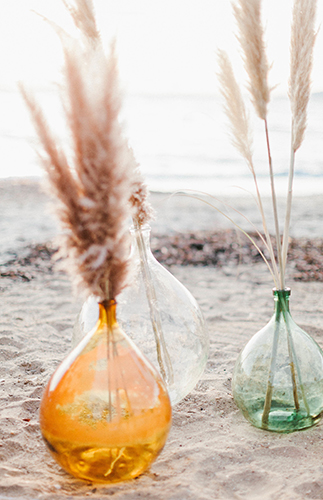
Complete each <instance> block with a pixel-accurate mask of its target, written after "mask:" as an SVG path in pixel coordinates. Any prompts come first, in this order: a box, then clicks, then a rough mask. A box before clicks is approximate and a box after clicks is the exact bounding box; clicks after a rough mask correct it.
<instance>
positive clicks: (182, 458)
mask: <svg viewBox="0 0 323 500" xmlns="http://www.w3.org/2000/svg"><path fill="white" fill-rule="evenodd" d="M0 192H1V193H2V194H1V196H2V201H1V202H0V209H1V213H2V216H1V223H0V234H2V235H3V238H2V240H3V244H2V247H1V245H0V250H1V259H2V261H1V264H2V266H0V272H1V273H2V277H1V278H0V293H1V316H0V359H1V364H0V390H1V407H0V432H1V442H0V499H10V498H12V499H18V500H21V499H26V500H29V499H57V500H59V499H74V498H75V499H83V498H84V499H85V498H96V499H97V498H105V497H108V498H115V499H122V500H128V499H147V500H157V499H158V500H159V499H160V500H164V499H167V500H191V499H192V500H209V499H219V500H226V499H246V500H253V499H257V500H258V499H262V500H278V499H279V500H301V499H307V498H309V499H322V498H323V421H322V422H321V423H319V424H318V425H317V426H315V427H313V428H311V429H309V430H305V431H301V432H296V433H291V434H277V433H271V432H267V431H263V430H259V429H256V428H254V427H252V426H251V425H250V424H249V423H248V422H247V421H246V420H245V419H244V417H243V416H242V415H241V413H240V411H239V410H238V409H237V407H236V405H235V403H234V401H233V398H232V392H231V376H232V369H233V366H234V363H235V360H236V358H237V356H238V353H239V351H240V349H241V348H242V347H243V346H244V345H245V343H246V342H247V341H248V340H249V339H250V338H251V336H252V335H253V334H254V333H256V331H257V330H259V328H261V327H262V326H264V325H265V324H266V322H267V321H268V320H269V318H270V316H271V314H272V311H273V302H272V296H271V288H272V283H271V279H270V275H269V273H268V271H267V269H266V267H265V265H264V264H263V263H261V262H259V263H252V264H240V265H238V266H237V265H228V266H226V265H224V266H222V267H221V268H218V267H212V266H204V267H201V266H200V267H196V266H190V265H189V266H171V267H170V270H171V272H172V273H173V274H174V275H175V276H176V277H177V278H178V279H179V280H180V281H181V282H182V283H183V284H184V285H185V286H186V287H187V288H188V289H189V290H190V291H191V293H192V294H193V295H194V297H195V298H196V300H197V301H198V303H199V305H200V307H201V309H202V311H203V313H204V316H205V318H206V321H207V324H208V329H209V333H210V342H211V347H210V355H209V360H208V363H207V367H206V370H205V372H204V375H203V377H202V378H201V380H200V382H199V383H198V384H197V386H196V388H195V389H194V390H193V391H192V392H191V393H190V394H189V395H188V396H187V397H186V398H185V399H184V400H183V401H182V402H181V403H179V404H178V405H177V406H176V407H175V408H174V411H173V426H172V430H171V433H170V436H169V439H168V441H167V443H166V446H165V448H164V450H163V451H162V453H161V455H160V456H159V457H158V458H157V460H156V461H155V462H154V464H153V465H152V466H151V468H150V469H149V470H148V471H147V472H146V473H145V474H143V475H142V476H141V477H139V478H137V479H136V480H133V481H131V482H128V483H125V484H118V485H112V486H105V485H98V484H89V483H87V482H83V481H79V480H76V479H74V478H73V477H71V476H69V475H68V474H67V473H65V472H64V471H63V470H61V469H60V467H59V466H58V465H57V464H56V463H55V462H54V461H53V459H52V458H51V457H50V455H49V453H48V452H47V449H46V447H45V445H44V443H43V441H42V438H41V435H40V430H39V424H38V408H39V404H40V398H41V394H42V390H43V387H44V385H45V384H46V382H47V381H48V378H49V377H50V375H51V374H52V373H53V371H54V370H55V368H56V367H57V365H58V363H59V362H60V361H61V360H62V359H63V358H64V356H65V355H66V353H67V352H68V351H69V349H70V343H71V337H72V327H73V323H74V320H75V316H76V314H77V312H78V310H79V307H80V305H81V302H80V300H79V299H78V298H76V297H75V296H74V295H73V294H72V291H71V287H70V282H69V279H68V278H67V277H66V276H65V275H64V274H62V273H61V272H58V271H57V270H52V269H51V266H50V265H49V263H48V261H46V259H45V261H43V260H42V259H38V260H37V259H35V260H31V261H30V260H29V261H28V259H27V260H26V261H25V264H24V266H22V265H21V261H20V263H17V262H18V260H19V258H20V259H21V257H23V256H25V255H27V254H28V252H30V249H28V248H27V246H28V245H30V244H33V245H34V244H36V243H41V242H44V241H47V240H48V239H49V238H52V236H54V235H55V232H56V231H57V228H56V226H55V223H54V222H53V221H52V220H51V218H50V217H49V216H47V215H46V214H47V212H46V211H45V208H44V207H45V205H46V204H47V199H46V196H45V195H40V194H39V191H38V186H37V183H33V182H30V181H28V182H27V181H26V182H25V183H23V184H21V182H19V183H17V182H16V183H13V182H9V181H7V182H3V183H2V184H1V186H0ZM37 193H38V194H37ZM163 199H165V198H164V195H156V196H155V197H154V203H155V202H156V206H158V204H159V205H160V204H161V203H162V202H161V200H163ZM4 200H5V201H4ZM156 200H157V201H156ZM309 201H310V202H311V204H310V205H309V207H310V208H309V210H312V211H313V213H314V215H315V217H316V219H315V220H317V221H319V220H320V214H321V212H320V205H319V204H318V203H317V204H316V208H315V206H314V205H315V204H314V202H313V200H309ZM303 202H304V207H306V206H307V205H306V200H303ZM190 206H191V205H190V203H188V204H187V206H186V208H185V207H184V208H183V206H181V209H180V210H179V209H178V210H177V213H176V217H175V216H173V219H172V220H173V222H172V223H169V220H170V218H168V220H167V221H166V220H165V218H164V220H163V216H162V215H161V214H162V211H161V212H159V215H158V217H157V221H156V223H155V226H154V228H155V235H157V236H158V234H159V233H163V232H165V230H168V229H169V228H170V229H171V230H172V231H175V228H174V227H171V226H172V225H173V226H174V225H175V226H176V225H177V226H180V224H183V227H184V225H185V224H186V225H187V227H184V229H185V231H187V229H193V228H192V225H191V226H190V224H189V220H190V218H191V215H192V213H193V215H194V220H195V222H196V217H197V215H196V212H194V210H193V212H192V211H191V208H190V209H189V207H190ZM9 208H10V210H9ZM8 210H9V212H10V213H11V210H14V216H13V217H12V218H11V220H10V226H11V227H9V225H8V224H9V223H8V221H7V220H6V218H7V215H8V213H9V212H8ZM250 210H251V209H250ZM6 211H7V212H6ZM165 212H166V211H165ZM37 214H38V215H37ZM34 217H35V219H34ZM207 217H208V216H206V219H207ZM304 217H305V218H306V217H307V212H306V213H305V214H304ZM175 219H176V220H175ZM181 219H182V222H181ZM212 224H214V226H215V227H217V223H214V221H213V220H212V221H211V220H209V226H208V228H207V229H208V230H212V229H213V227H210V225H212ZM36 226H37V227H36ZM215 227H214V229H215ZM35 228H36V229H37V230H36V229H35ZM7 229H11V232H12V236H11V237H10V236H9V235H8V231H7ZM20 229H22V235H20V236H19V231H20ZM198 229H205V228H203V227H199V228H198ZM319 233H320V226H319V222H317V227H316V234H317V235H318V234H319ZM301 235H304V233H302V234H301ZM19 238H20V239H19ZM10 260H11V264H8V265H5V263H6V262H8V261H10ZM28 262H29V263H28ZM22 268H23V271H24V272H23V273H22V272H19V273H16V274H15V273H14V272H12V273H11V274H10V273H7V275H5V274H6V271H8V270H11V271H14V270H15V269H17V270H20V271H21V269H22ZM291 275H292V273H291V272H290V276H291ZM288 284H289V285H290V286H291V288H292V299H291V309H292V313H293V317H294V319H295V321H296V322H297V323H298V324H299V325H300V326H301V327H303V328H304V329H305V330H306V331H308V333H309V334H311V335H312V336H313V338H314V339H315V340H316V341H317V342H318V343H319V344H320V345H321V346H322V347H323V301H322V296H323V283H322V282H318V281H311V282H304V281H298V280H294V279H293V278H292V277H290V278H289V282H288Z"/></svg>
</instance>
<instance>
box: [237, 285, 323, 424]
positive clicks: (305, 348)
mask: <svg viewBox="0 0 323 500" xmlns="http://www.w3.org/2000/svg"><path fill="white" fill-rule="evenodd" d="M273 293H274V302H275V311H274V315H273V317H272V318H271V320H270V321H269V323H268V324H267V325H266V326H265V327H264V328H262V329H261V330H260V331H259V332H258V333H257V334H256V335H254V337H252V339H251V340H250V341H249V342H248V344H247V345H246V347H245V348H244V349H243V350H242V352H241V354H240V355H239V357H238V360H237V362H236V365H235V369H234V374H233V380H232V389H233V396H234V399H235V401H236V403H237V405H238V406H239V408H240V409H241V410H242V412H243V414H244V416H245V417H246V418H247V419H248V420H249V421H250V422H251V423H252V424H253V425H255V426H256V427H260V428H261V429H267V430H271V431H277V432H292V431H296V430H299V429H305V428H306V427H311V426H312V425H314V424H315V423H317V422H318V421H319V419H320V417H321V414H322V411H323V352H322V350H321V348H320V347H319V346H318V344H317V343H316V342H315V341H314V340H313V339H312V338H311V337H310V336H309V335H308V334H307V333H306V332H304V330H302V329H301V328H300V327H299V326H297V325H296V323H295V322H294V321H293V318H292V316H291V313H290V310H289V297H290V289H285V290H276V289H274V292H273Z"/></svg>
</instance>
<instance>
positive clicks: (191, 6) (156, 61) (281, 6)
mask: <svg viewBox="0 0 323 500" xmlns="http://www.w3.org/2000/svg"><path fill="white" fill-rule="evenodd" d="M0 2H1V18H0V37H1V50H0V67H1V75H0V89H3V88H6V89H12V88H15V85H16V82H17V81H19V80H21V81H23V82H25V83H27V84H28V85H29V86H31V87H47V86H48V83H50V82H55V81H57V80H58V79H59V75H60V73H59V71H60V67H61V63H62V57H61V51H60V44H59V41H58V39H57V36H56V34H55V33H54V32H53V31H52V29H51V28H50V26H49V25H48V24H47V23H45V22H44V21H43V20H42V18H41V17H39V16H37V15H36V14H35V12H33V11H37V12H39V13H40V14H43V15H44V16H46V17H48V18H50V19H51V20H53V21H55V22H57V23H58V24H60V25H62V26H63V27H64V28H65V29H67V30H68V31H71V30H73V27H72V23H71V21H70V19H69V16H68V14H67V12H66V9H65V8H64V6H63V4H62V3H61V2H60V0H0ZM318 3H319V6H318V7H319V11H318V17H317V26H319V25H322V24H323V23H322V21H323V6H322V3H323V2H322V1H321V0H319V2H318ZM94 5H95V7H96V12H97V18H98V23H99V28H100V30H101V32H102V36H103V38H104V40H105V42H106V44H107V45H108V40H109V38H111V36H113V35H116V36H117V43H118V54H119V63H120V70H121V76H122V80H123V82H124V88H125V90H126V92H128V93H129V94H132V93H181V94H183V93H184V94H189V93H205V92H207V93H214V92H215V91H216V87H217V79H216V69H217V68H216V55H215V54H216V50H217V48H222V49H224V50H227V51H228V52H229V54H230V57H231V59H232V62H233V66H234V69H235V70H236V72H237V76H238V78H242V77H243V71H242V68H241V63H240V58H239V56H238V52H237V44H236V41H235V38H234V35H233V33H232V32H233V30H234V28H235V23H234V19H233V16H232V9H231V2H230V0H163V1H157V0H94ZM291 8H292V0H263V17H264V21H265V24H266V38H267V43H268V55H269V60H270V61H271V62H272V63H273V69H272V71H271V84H272V85H278V89H277V90H276V92H285V91H286V88H287V80H288V66H289V30H290V23H291ZM312 88H313V91H323V35H322V29H321V30H320V32H319V34H318V38H317V43H316V51H315V64H314V71H313V87H312Z"/></svg>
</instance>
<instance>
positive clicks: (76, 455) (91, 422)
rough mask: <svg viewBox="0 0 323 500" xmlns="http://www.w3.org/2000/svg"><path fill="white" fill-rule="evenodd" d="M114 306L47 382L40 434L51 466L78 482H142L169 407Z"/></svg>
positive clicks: (163, 434) (103, 309) (107, 306)
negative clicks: (55, 464)
mask: <svg viewBox="0 0 323 500" xmlns="http://www.w3.org/2000/svg"><path fill="white" fill-rule="evenodd" d="M115 307H116V305H115V302H114V301H110V302H109V303H101V304H100V313H99V320H98V322H97V325H96V326H95V327H94V329H93V330H92V331H91V332H89V333H88V334H87V335H86V336H85V337H84V338H83V339H82V341H81V342H80V343H79V344H78V346H77V347H76V348H74V349H73V350H72V351H71V352H70V353H69V355H68V356H67V357H66V358H65V360H64V361H63V362H62V363H61V365H60V366H59V367H58V368H57V370H56V371H55V372H54V374H53V375H52V377H51V379H50V380H49V382H48V384H47V387H46V389H45V392H44V394H43V397H42V401H41V406H40V428H41V432H42V435H43V438H44V440H45V442H46V444H47V446H48V448H49V451H50V452H51V454H52V456H53V457H54V458H55V460H56V461H57V462H58V463H59V464H60V465H61V466H62V467H63V468H64V469H65V470H66V471H67V472H69V473H71V474H72V475H74V476H75V477H77V478H80V479H86V480H89V481H95V482H108V483H113V482H117V481H124V480H128V479H132V478H134V477H136V476H138V475H139V474H141V473H142V472H143V471H144V470H145V469H146V468H147V467H148V466H149V465H150V464H151V463H152V462H153V460H154V459H155V458H156V456H157V455H158V453H159V452H160V451H161V450H162V448H163V446H164V444H165V442H166V439H167V435H168V432H169V430H170V426H171V404H170V400H169V397H168V394H167V389H166V387H165V384H164V382H163V380H162V379H161V377H160V375H159V374H158V372H157V370H155V368H154V367H153V366H151V364H150V363H149V362H148V360H147V359H146V358H145V357H144V356H143V355H142V354H141V353H140V351H139V350H138V349H137V347H136V346H135V345H134V344H133V342H132V341H131V340H130V339H129V338H128V337H127V336H126V335H125V334H124V332H123V331H122V330H121V329H120V328H119V326H118V323H117V321H116V316H115Z"/></svg>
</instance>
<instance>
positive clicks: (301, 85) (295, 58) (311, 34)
mask: <svg viewBox="0 0 323 500" xmlns="http://www.w3.org/2000/svg"><path fill="white" fill-rule="evenodd" d="M316 8H317V0H295V3H294V7H293V22H292V30H291V43H290V77H289V100H290V104H291V112H292V138H291V159H290V167H289V178H288V194H287V208H286V217H285V228H284V238H283V250H282V259H283V268H284V270H285V268H286V263H287V253H288V243H289V242H288V240H289V227H290V219H291V211H292V197H293V180H294V165H295V153H296V151H297V150H298V148H299V147H300V146H301V144H302V142H303V139H304V135H305V129H306V122H307V106H308V102H309V98H310V92H311V72H312V66H313V50H314V44H315V40H316V33H315V29H314V27H315V19H316Z"/></svg>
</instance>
